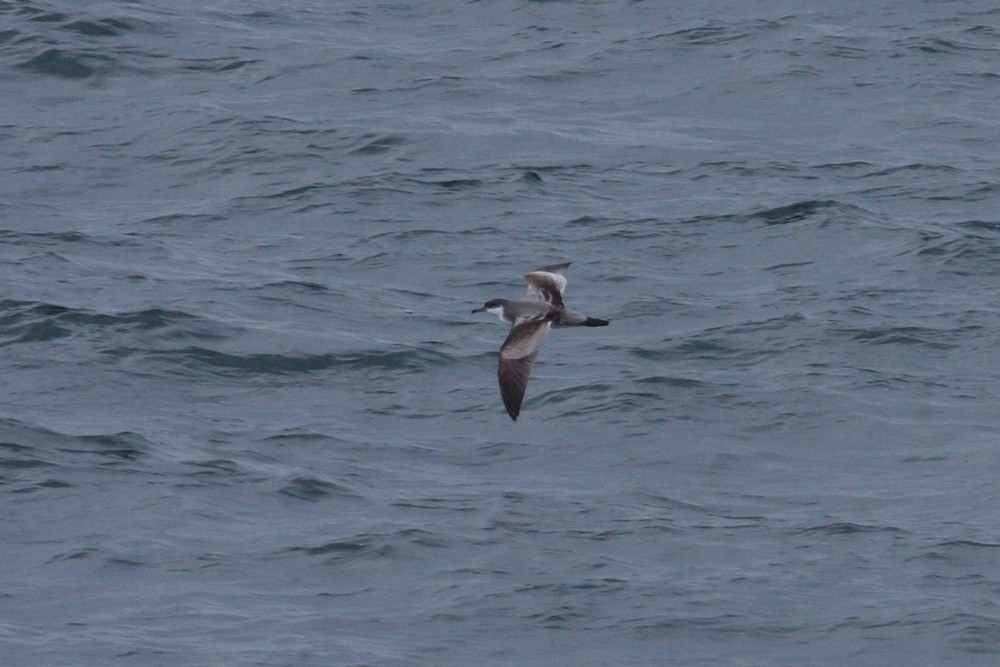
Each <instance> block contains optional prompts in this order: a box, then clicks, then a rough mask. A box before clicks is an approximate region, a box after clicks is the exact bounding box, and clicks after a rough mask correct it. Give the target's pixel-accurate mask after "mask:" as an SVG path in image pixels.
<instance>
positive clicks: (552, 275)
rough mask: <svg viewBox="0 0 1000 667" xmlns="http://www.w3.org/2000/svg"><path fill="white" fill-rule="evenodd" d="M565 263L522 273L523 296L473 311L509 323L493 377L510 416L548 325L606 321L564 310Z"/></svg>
mask: <svg viewBox="0 0 1000 667" xmlns="http://www.w3.org/2000/svg"><path fill="white" fill-rule="evenodd" d="M568 266H569V262H566V263H565V264H556V265H552V266H543V267H541V268H538V269H535V270H534V271H530V272H529V273H526V274H524V282H525V283H526V284H527V289H525V292H524V295H523V296H522V297H521V298H520V299H518V300H516V301H512V300H509V299H491V300H489V301H487V302H486V303H485V304H483V307H482V308H477V309H475V310H473V311H472V312H473V313H479V312H482V311H488V312H491V313H494V314H495V315H497V317H499V318H500V319H501V320H502V321H504V322H510V323H511V328H510V333H509V334H507V339H506V340H505V341H504V342H503V345H501V346H500V361H499V364H498V367H497V377H498V379H499V381H500V396H501V397H502V398H503V404H504V407H505V408H506V409H507V414H509V415H510V418H511V419H514V420H515V421H516V420H517V416H518V415H519V414H520V412H521V401H522V400H523V399H524V390H525V388H526V387H527V385H528V377H529V376H530V375H531V365H532V364H533V363H534V361H535V357H537V356H538V350H539V349H540V348H541V347H542V343H544V342H545V338H546V336H548V333H549V329H551V328H552V326H553V325H554V326H584V327H603V326H606V325H607V324H608V321H607V320H600V319H597V318H596V317H587V316H585V315H581V314H579V313H574V312H573V311H571V310H568V309H567V308H566V306H565V305H564V304H563V299H562V295H563V291H565V289H566V278H564V277H563V275H562V271H563V270H564V269H565V268H566V267H568Z"/></svg>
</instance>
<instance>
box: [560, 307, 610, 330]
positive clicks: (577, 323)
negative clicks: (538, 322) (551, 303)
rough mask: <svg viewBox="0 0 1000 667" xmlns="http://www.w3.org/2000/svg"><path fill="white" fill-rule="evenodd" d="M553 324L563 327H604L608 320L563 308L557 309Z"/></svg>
mask: <svg viewBox="0 0 1000 667" xmlns="http://www.w3.org/2000/svg"><path fill="white" fill-rule="evenodd" d="M553 324H555V325H556V326H563V327H606V326H608V321H607V320H599V319H597V318H596V317H587V316H585V315H581V314H580V313H574V312H573V311H572V310H566V309H565V308H563V309H562V310H559V311H557V317H556V319H555V321H554V322H553Z"/></svg>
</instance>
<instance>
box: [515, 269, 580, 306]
mask: <svg viewBox="0 0 1000 667" xmlns="http://www.w3.org/2000/svg"><path fill="white" fill-rule="evenodd" d="M569 264H570V263H569V262H566V263H565V264H553V265H551V266H540V267H538V268H537V269H535V270H533V271H529V272H528V273H526V274H524V282H525V283H526V284H527V286H528V287H527V289H525V291H524V296H523V297H521V298H522V299H523V300H525V301H544V302H545V303H551V304H554V305H556V306H561V305H563V301H562V294H563V291H564V290H565V289H566V278H565V277H563V275H562V272H563V270H564V269H565V268H566V267H567V266H569Z"/></svg>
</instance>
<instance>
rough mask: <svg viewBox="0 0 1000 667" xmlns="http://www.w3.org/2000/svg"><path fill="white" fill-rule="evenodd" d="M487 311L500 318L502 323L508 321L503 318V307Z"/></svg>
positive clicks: (495, 307) (494, 307)
mask: <svg viewBox="0 0 1000 667" xmlns="http://www.w3.org/2000/svg"><path fill="white" fill-rule="evenodd" d="M486 311H487V312H489V313H493V314H494V315H496V316H497V317H499V318H500V321H501V322H506V321H507V320H505V319H504V316H503V306H493V307H492V308H487V309H486Z"/></svg>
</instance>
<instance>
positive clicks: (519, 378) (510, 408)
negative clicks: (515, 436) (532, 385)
mask: <svg viewBox="0 0 1000 667" xmlns="http://www.w3.org/2000/svg"><path fill="white" fill-rule="evenodd" d="M551 326H552V323H551V321H550V320H549V319H548V318H538V319H533V320H527V321H524V322H521V323H519V324H515V325H514V326H513V327H511V329H510V333H509V334H508V335H507V340H505V341H504V343H503V345H501V346H500V362H499V364H498V365H497V378H498V379H499V380H500V396H501V397H502V398H503V405H504V407H505V408H507V414H509V415H510V418H511V419H514V420H517V416H518V414H520V412H521V401H522V400H524V390H525V388H526V387H527V386H528V377H529V376H530V375H531V365H532V364H533V363H534V362H535V357H537V356H538V350H539V349H540V348H541V347H542V343H544V342H545V337H546V336H547V335H548V333H549V328H550V327H551Z"/></svg>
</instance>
